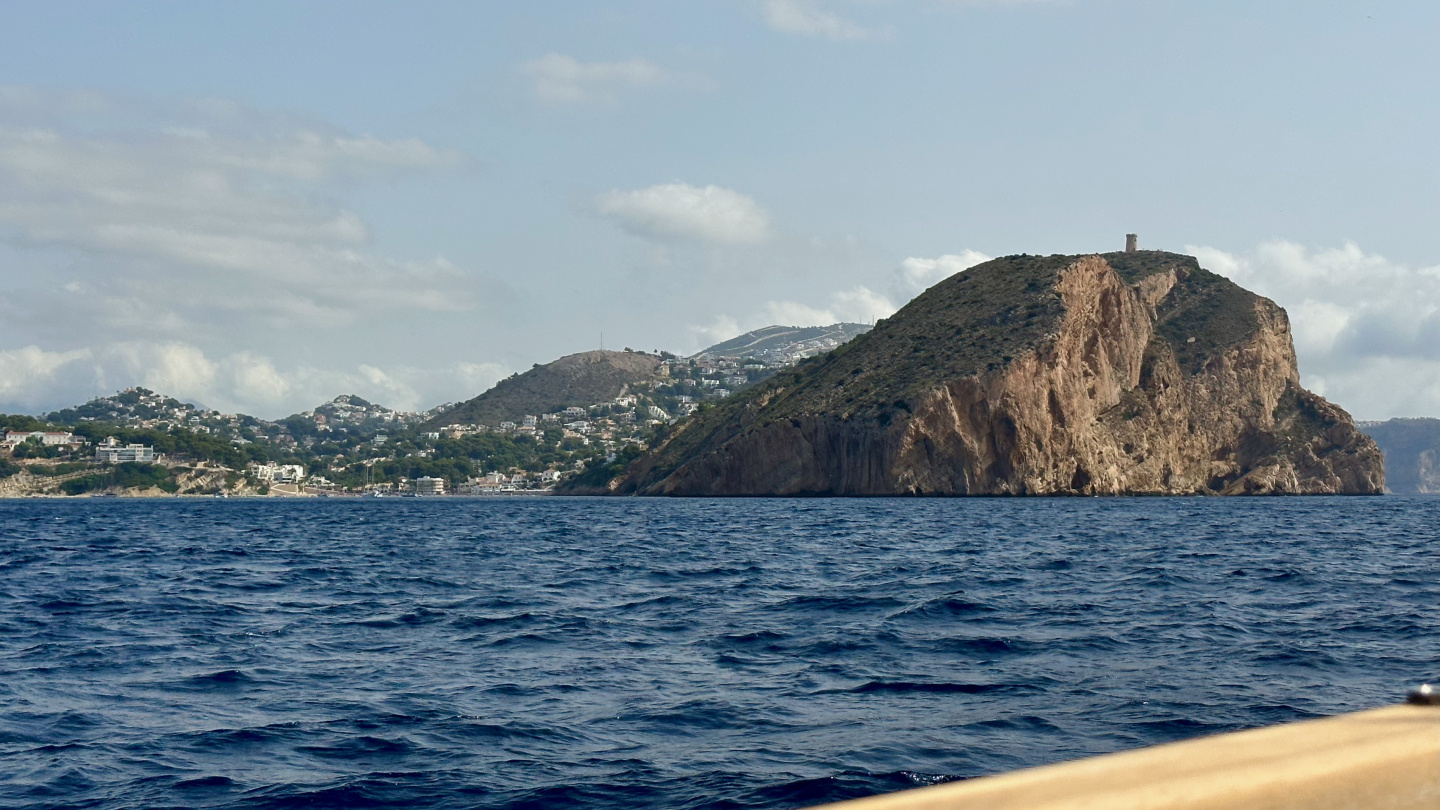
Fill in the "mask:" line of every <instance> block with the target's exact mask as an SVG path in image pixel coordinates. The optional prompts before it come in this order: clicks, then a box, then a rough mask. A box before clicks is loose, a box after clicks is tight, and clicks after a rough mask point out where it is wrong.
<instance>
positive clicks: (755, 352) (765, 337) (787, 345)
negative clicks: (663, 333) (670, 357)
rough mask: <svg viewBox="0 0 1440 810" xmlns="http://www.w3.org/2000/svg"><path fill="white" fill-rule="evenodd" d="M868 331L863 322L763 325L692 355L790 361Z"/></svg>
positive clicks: (816, 352)
mask: <svg viewBox="0 0 1440 810" xmlns="http://www.w3.org/2000/svg"><path fill="white" fill-rule="evenodd" d="M868 331H870V326H869V325H867V324H863V323H835V324H831V325H829V326H778V325H777V326H766V327H762V328H760V329H752V330H751V331H749V332H746V333H745V334H743V335H738V336H736V337H733V338H730V339H729V340H726V341H722V342H720V343H716V344H715V345H714V346H711V347H709V348H707V349H702V350H701V351H699V352H696V353H695V354H694V355H692V356H693V357H696V358H702V357H742V358H757V359H761V360H792V359H796V358H799V357H810V356H813V355H816V354H823V353H824V352H828V351H830V350H831V349H834V348H835V347H837V346H840V345H841V344H844V343H847V342H849V341H850V340H851V339H852V338H854V337H855V336H857V335H863V334H865V333H866V332H868Z"/></svg>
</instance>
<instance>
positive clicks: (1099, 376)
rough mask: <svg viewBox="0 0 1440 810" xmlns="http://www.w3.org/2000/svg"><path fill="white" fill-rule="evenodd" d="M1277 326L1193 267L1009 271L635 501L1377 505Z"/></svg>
mask: <svg viewBox="0 0 1440 810" xmlns="http://www.w3.org/2000/svg"><path fill="white" fill-rule="evenodd" d="M1299 380H1300V378H1299V372H1298V370H1297V367H1296V361H1295V350H1294V347H1293V345H1292V342H1291V336H1290V324H1289V320H1288V318H1287V317H1286V315H1285V311H1284V310H1283V309H1281V308H1280V307H1278V306H1276V305H1275V304H1274V303H1273V302H1272V301H1269V300H1267V299H1265V298H1261V297H1259V296H1257V295H1255V294H1253V293H1250V292H1248V291H1246V290H1244V289H1242V288H1240V287H1239V286H1237V285H1235V284H1234V283H1232V282H1230V281H1229V280H1227V279H1225V278H1223V277H1221V276H1218V275H1216V274H1214V273H1211V272H1209V271H1206V270H1204V269H1202V268H1201V267H1200V265H1199V263H1198V262H1197V261H1196V260H1195V259H1194V258H1193V257H1191V256H1184V255H1178V254H1173V253H1166V252H1161V251H1135V252H1125V253H1109V254H1100V255H1086V256H1028V255H1020V256H1008V257H1004V258H1000V259H995V260H993V261H990V262H987V263H985V264H982V265H978V266H976V267H973V268H971V269H969V270H967V271H965V272H962V273H958V274H956V275H954V276H951V277H950V278H948V279H946V280H944V281H942V282H940V283H939V284H937V285H935V286H934V287H932V288H930V289H929V290H927V291H926V292H924V293H923V294H921V295H920V296H919V297H917V298H916V299H914V300H913V301H911V302H910V303H909V304H908V305H906V306H905V307H904V308H903V309H901V310H900V311H899V312H897V313H896V314H895V315H894V316H892V317H891V318H888V319H886V320H883V321H881V322H880V323H878V324H876V326H875V328H874V329H872V330H871V331H870V332H868V333H866V334H864V335H861V336H859V337H857V338H855V339H854V340H853V341H851V342H849V343H847V344H845V345H843V346H841V347H840V348H838V349H836V350H834V351H832V352H830V353H828V354H826V355H823V356H820V357H816V358H813V359H811V360H808V361H805V362H803V363H801V364H799V365H797V366H796V367H794V369H793V371H792V372H790V373H782V374H779V375H776V377H774V378H772V379H771V380H770V381H768V382H767V383H765V384H762V385H758V386H756V387H754V388H752V389H750V390H747V391H745V392H743V393H742V394H740V395H737V396H736V397H733V398H731V400H729V401H727V402H726V403H724V404H723V405H720V406H717V407H714V408H710V409H706V410H702V411H701V412H699V413H697V414H696V415H695V416H693V417H692V418H690V419H689V420H687V421H685V422H683V423H681V424H680V425H677V426H676V427H675V428H674V429H672V431H671V432H670V434H669V435H668V436H666V437H664V439H663V440H662V441H661V442H658V443H657V444H656V446H655V447H654V448H653V449H652V450H650V451H649V452H648V453H646V454H644V455H643V456H641V457H640V458H638V459H636V460H635V461H634V462H633V463H632V464H630V465H629V466H628V468H626V469H625V470H624V471H623V472H622V473H621V474H620V475H618V476H617V477H615V478H614V479H612V480H611V481H609V482H608V484H607V485H606V486H605V491H607V492H611V493H615V494H641V495H1124V494H1154V495H1194V494H1225V495H1230V494H1326V493H1343V494H1379V493H1381V492H1383V491H1384V487H1385V477H1384V475H1385V474H1384V466H1383V460H1382V458H1381V454H1380V451H1379V449H1378V448H1377V447H1376V445H1375V442H1374V441H1372V440H1371V439H1370V438H1369V437H1367V436H1365V435H1364V434H1363V433H1361V432H1359V431H1358V430H1357V429H1356V427H1355V425H1354V423H1353V422H1352V421H1351V419H1350V417H1349V415H1348V414H1346V413H1345V411H1343V410H1341V409H1340V408H1339V407H1337V406H1335V405H1333V404H1331V403H1329V402H1326V401H1325V400H1324V399H1322V398H1320V397H1319V396H1316V395H1315V394H1312V393H1310V392H1309V391H1306V390H1304V389H1303V388H1301V387H1300V381H1299Z"/></svg>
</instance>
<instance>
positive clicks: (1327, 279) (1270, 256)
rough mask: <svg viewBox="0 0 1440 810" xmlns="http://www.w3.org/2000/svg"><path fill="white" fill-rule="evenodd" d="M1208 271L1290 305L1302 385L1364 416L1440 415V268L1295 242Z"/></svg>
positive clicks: (1207, 258) (1204, 255) (1232, 256)
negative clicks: (1413, 265) (1306, 245)
mask: <svg viewBox="0 0 1440 810" xmlns="http://www.w3.org/2000/svg"><path fill="white" fill-rule="evenodd" d="M1185 251H1186V252H1187V253H1191V254H1193V255H1195V256H1196V257H1197V258H1199V260H1200V264H1201V265H1202V266H1204V267H1206V268H1207V269H1210V270H1213V271H1214V272H1216V273H1219V274H1221V275H1223V276H1225V277H1227V278H1229V279H1231V280H1232V281H1234V282H1235V283H1237V284H1239V285H1241V286H1242V287H1245V288H1246V289H1249V290H1252V291H1254V292H1256V293H1259V294H1260V295H1263V296H1266V297H1267V298H1271V299H1273V300H1274V301H1275V302H1276V303H1278V304H1280V305H1281V306H1283V307H1285V310H1286V312H1288V313H1289V314H1290V322H1291V325H1292V328H1293V332H1294V337H1295V351H1296V354H1297V355H1298V356H1299V359H1300V371H1301V376H1302V381H1303V383H1304V384H1305V386H1306V387H1307V388H1310V389H1311V390H1313V391H1315V392H1316V393H1318V394H1320V395H1322V396H1324V397H1325V398H1327V399H1329V400H1331V401H1332V402H1335V403H1336V404H1338V405H1340V406H1341V407H1343V408H1345V409H1346V410H1348V411H1350V413H1351V414H1352V415H1354V416H1355V417H1356V418H1359V419H1388V418H1390V417H1394V416H1440V266H1432V267H1418V268H1417V267H1407V266H1405V265H1401V264H1397V263H1395V262H1392V261H1390V260H1388V259H1386V258H1385V257H1383V256H1379V255H1376V254H1367V253H1365V252H1364V251H1362V250H1361V249H1360V248H1359V247H1358V246H1357V245H1355V244H1353V243H1346V244H1345V245H1343V246H1341V247H1338V248H1330V249H1322V250H1314V249H1310V248H1306V247H1304V246H1302V245H1298V244H1295V243H1293V242H1286V241H1274V242H1266V243H1264V244H1262V245H1260V246H1259V247H1257V248H1256V249H1254V250H1252V251H1248V252H1245V253H1228V252H1226V251H1223V250H1218V249H1216V248H1211V247H1195V246H1189V247H1186V249H1185Z"/></svg>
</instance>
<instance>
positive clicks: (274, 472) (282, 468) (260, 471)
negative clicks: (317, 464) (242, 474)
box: [253, 461, 305, 484]
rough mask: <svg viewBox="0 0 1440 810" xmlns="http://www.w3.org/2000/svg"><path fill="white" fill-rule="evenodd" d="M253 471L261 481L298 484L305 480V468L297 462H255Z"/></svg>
mask: <svg viewBox="0 0 1440 810" xmlns="http://www.w3.org/2000/svg"><path fill="white" fill-rule="evenodd" d="M253 473H254V475H255V477H256V478H257V479H259V480H261V481H268V482H270V483H273V484H298V483H300V482H301V481H304V480H305V468H304V467H303V466H301V465H299V464H276V463H275V462H273V461H268V462H266V463H264V464H256V465H255V467H254V469H253Z"/></svg>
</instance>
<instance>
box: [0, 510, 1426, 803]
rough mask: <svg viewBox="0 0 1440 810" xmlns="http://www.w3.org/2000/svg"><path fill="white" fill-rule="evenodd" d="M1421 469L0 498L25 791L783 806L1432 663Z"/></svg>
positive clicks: (146, 799)
mask: <svg viewBox="0 0 1440 810" xmlns="http://www.w3.org/2000/svg"><path fill="white" fill-rule="evenodd" d="M1437 517H1440V500H1437V499H1433V498H1430V499H1425V498H1396V497H1384V498H1348V499H1347V498H1293V499H1256V500H1244V499H1218V498H1217V499H1166V498H1156V499H1065V500H1025V499H978V500H908V499H907V500H885V499H866V500H807V501H786V500H623V501H621V500H615V501H608V500H607V501H597V500H571V499H564V498H551V499H475V500H465V499H435V500H418V499H387V500H383V501H339V500H338V499H336V500H331V501H319V502H311V503H303V502H275V501H268V500H267V501H259V500H255V501H246V500H240V499H229V500H214V501H210V500H206V501H203V502H201V501H198V500H180V501H175V500H168V501H162V500H156V501H143V500H140V501H129V500H122V499H109V500H98V499H97V500H90V501H83V502H79V501H64V502H60V501H3V502H0V528H3V531H0V797H3V801H0V804H3V806H4V807H6V808H7V809H8V808H12V807H13V808H17V810H18V809H23V810H40V809H41V808H45V809H46V810H49V809H50V808H61V807H86V808H99V809H100V810H112V809H113V810H120V808H130V807H205V808H256V809H257V810H258V809H261V808H265V809H269V808H290V807H295V808H299V807H306V808H315V807H320V808H325V807H333V808H356V807H397V806H404V807H414V808H496V809H498V808H507V809H510V808H549V807H559V806H574V805H579V806H585V807H597V808H615V809H616V810H619V809H620V808H626V809H627V810H628V808H733V809H738V808H798V807H807V806H811V805H815V804H819V803H823V802H829V801H837V800H841V799H846V798H854V797H859V796H866V795H872V794H875V793H882V792H887V791H894V790H901V789H905V788H911V787H917V786H923V785H929V784H936V783H939V782H945V781H950V780H955V779H967V778H973V777H976V776H981V775H984V774H988V773H995V772H999V771H1005V770H1010V769H1014V768H1019V767H1027V766H1033V765H1039V764H1043V763H1046V762H1054V761H1059V760H1064V759H1070V758H1075V757H1080V756H1087V755H1092V754H1099V753H1105V752H1109V751H1115V750H1121V749H1125V748H1132V747H1136V746H1141V745H1150V744H1155V743H1162V742H1168V741H1172V740H1178V739H1184V738H1187V737H1193V736H1198V735H1202V734H1212V733H1216V732H1222V731H1228V730H1234V729H1241V728H1248V727H1254V726H1260V725H1267V724H1272V723H1278V722H1284V721H1288V720H1296V719H1303V718H1309V717H1318V716H1323V715H1328V714H1334V713H1337V712H1343V711H1350V710H1357V709H1363V708H1369V707H1372V706H1377V705H1381V704H1385V703H1392V702H1395V701H1396V700H1398V699H1399V697H1400V696H1401V695H1402V694H1403V691H1404V689H1405V688H1406V686H1407V685H1408V684H1410V683H1412V682H1415V681H1425V680H1435V678H1436V675H1437V670H1440V666H1437V657H1440V656H1437V651H1440V644H1437V642H1440V555H1436V554H1435V529H1434V527H1435V526H1436V525H1437V521H1436V518H1437Z"/></svg>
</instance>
